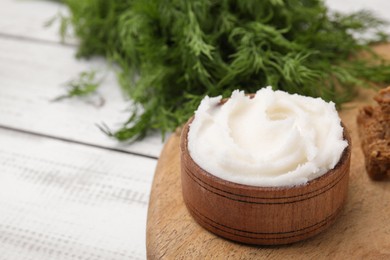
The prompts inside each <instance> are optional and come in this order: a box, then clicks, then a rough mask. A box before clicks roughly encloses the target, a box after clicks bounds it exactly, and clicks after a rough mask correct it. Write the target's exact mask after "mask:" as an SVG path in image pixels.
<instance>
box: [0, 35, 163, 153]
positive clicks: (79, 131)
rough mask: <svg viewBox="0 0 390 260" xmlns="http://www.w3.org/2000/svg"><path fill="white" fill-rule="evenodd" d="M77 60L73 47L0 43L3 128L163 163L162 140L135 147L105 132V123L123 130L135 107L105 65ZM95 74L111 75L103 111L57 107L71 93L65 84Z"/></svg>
mask: <svg viewBox="0 0 390 260" xmlns="http://www.w3.org/2000/svg"><path fill="white" fill-rule="evenodd" d="M74 54H75V48H72V47H68V46H63V45H51V44H50V45H47V44H41V43H37V42H28V41H19V40H17V39H9V38H0V125H5V126H9V127H13V128H19V129H23V130H27V131H32V132H37V133H41V134H47V135H52V136H56V137H60V138H67V139H71V140H76V141H81V142H86V143H90V144H95V145H101V146H107V147H115V148H118V149H123V150H126V151H131V152H135V153H140V154H145V155H149V156H154V157H158V155H159V153H160V150H161V148H162V141H161V137H160V136H159V135H154V136H150V137H148V138H146V139H145V140H143V141H142V142H135V143H133V144H131V145H129V144H123V143H119V142H118V141H116V140H114V139H112V138H109V137H108V136H106V135H105V134H104V133H102V132H101V131H100V130H99V128H98V127H97V126H96V124H101V123H105V124H107V125H108V126H109V127H110V128H112V129H118V128H119V127H120V126H121V124H122V123H123V122H125V121H126V119H127V118H128V116H129V112H128V111H127V110H128V107H129V106H130V104H129V102H128V101H125V99H124V97H123V95H122V93H121V91H120V87H119V86H118V83H117V82H116V77H115V74H114V73H113V72H109V73H108V74H106V72H107V71H110V70H109V68H107V66H106V65H105V63H104V61H103V60H102V59H95V60H88V61H86V60H76V59H75V58H74ZM90 69H96V70H98V71H99V73H98V75H99V76H101V77H104V75H105V74H106V76H105V80H104V82H103V83H102V86H101V88H100V89H99V93H101V95H102V96H103V97H104V99H105V103H104V105H103V106H102V107H96V106H94V105H91V104H90V103H87V102H85V101H84V100H79V99H71V100H62V101H59V102H52V100H53V99H54V98H56V97H58V96H60V95H61V94H64V93H65V88H64V87H63V86H62V85H63V84H64V83H65V82H67V81H69V80H70V79H71V78H73V77H75V76H77V75H78V73H80V72H81V71H85V70H90ZM99 76H98V77H99Z"/></svg>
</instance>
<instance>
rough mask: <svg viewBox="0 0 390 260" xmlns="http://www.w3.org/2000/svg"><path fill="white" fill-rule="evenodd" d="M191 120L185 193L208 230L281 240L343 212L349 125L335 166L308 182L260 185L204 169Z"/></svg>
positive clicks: (250, 240) (243, 238)
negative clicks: (193, 145)
mask: <svg viewBox="0 0 390 260" xmlns="http://www.w3.org/2000/svg"><path fill="white" fill-rule="evenodd" d="M191 121H192V119H190V120H189V121H188V122H187V124H186V125H185V126H184V128H183V130H182V134H181V144H180V146H181V180H182V192H183V198H184V202H185V204H186V206H187V209H188V211H189V212H190V213H191V215H192V216H193V218H194V219H195V220H196V221H197V222H198V223H199V224H200V225H201V226H202V227H204V228H205V229H207V230H209V231H211V232H213V233H215V234H216V235H219V236H221V237H224V238H227V239H231V240H234V241H237V242H242V243H247V244H254V245H280V244H289V243H293V242H297V241H301V240H303V239H306V238H309V237H311V236H314V235H316V234H318V233H320V232H321V231H323V230H325V229H326V228H328V227H329V226H330V225H331V224H332V223H333V222H334V221H335V220H336V217H337V216H338V215H339V214H340V211H341V209H342V207H343V205H344V202H345V200H346V196H347V192H348V179H349V165H350V159H351V140H350V137H349V134H348V132H347V130H346V128H345V126H344V125H343V129H344V139H346V140H347V141H348V147H347V148H345V150H344V152H343V154H342V156H341V158H340V161H339V162H338V164H337V165H336V166H335V168H334V169H332V170H330V171H328V172H327V173H326V174H324V175H322V176H321V177H319V178H316V179H314V180H311V181H309V182H308V183H307V184H305V185H300V186H293V187H258V186H248V185H243V184H237V183H233V182H230V181H226V180H224V179H221V178H218V177H216V176H214V175H211V174H210V173H208V172H207V171H205V170H203V169H202V168H200V167H199V165H197V164H196V163H195V162H194V161H193V160H192V158H191V156H190V154H189V151H188V147H187V144H188V140H187V136H188V130H189V124H190V122H191ZM210 159H212V158H210Z"/></svg>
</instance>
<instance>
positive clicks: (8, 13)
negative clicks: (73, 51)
mask: <svg viewBox="0 0 390 260" xmlns="http://www.w3.org/2000/svg"><path fill="white" fill-rule="evenodd" d="M59 13H62V14H64V15H65V14H67V13H68V9H67V8H66V6H64V5H63V4H61V3H60V2H56V1H42V0H34V1H28V0H27V1H25V0H22V1H21V0H1V1H0V17H1V18H0V35H2V36H10V37H15V38H19V39H30V40H31V39H32V40H38V41H46V42H53V43H59V42H60V41H61V39H60V36H59V33H58V32H59V25H60V23H59V21H56V22H55V23H54V24H53V26H50V27H47V26H45V24H46V23H47V21H49V20H50V19H52V18H53V17H55V16H56V15H57V14H59ZM66 43H68V44H76V43H77V41H76V39H75V38H72V37H70V38H69V39H67V40H66Z"/></svg>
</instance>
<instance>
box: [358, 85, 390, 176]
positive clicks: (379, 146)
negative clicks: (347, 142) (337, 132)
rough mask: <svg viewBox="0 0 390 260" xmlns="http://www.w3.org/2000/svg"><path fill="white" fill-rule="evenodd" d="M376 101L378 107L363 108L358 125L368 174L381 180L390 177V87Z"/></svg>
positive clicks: (378, 95) (380, 93) (379, 94)
mask: <svg viewBox="0 0 390 260" xmlns="http://www.w3.org/2000/svg"><path fill="white" fill-rule="evenodd" d="M374 99H375V101H376V102H377V103H378V106H374V107H373V106H366V107H363V108H362V109H361V110H360V111H359V114H358V116H357V124H358V130H359V136H360V141H361V145H362V149H363V153H364V157H365V163H366V170H367V173H368V175H369V176H370V177H371V179H373V180H380V179H383V178H385V177H386V176H390V86H389V87H387V88H385V89H382V90H381V91H379V93H378V94H377V95H376V96H375V97H374Z"/></svg>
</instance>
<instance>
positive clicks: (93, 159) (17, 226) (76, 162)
mask: <svg viewBox="0 0 390 260" xmlns="http://www.w3.org/2000/svg"><path fill="white" fill-rule="evenodd" d="M0 144H1V146H0V252H1V253H0V258H1V259H10V260H17V259H36V260H44V259H74V260H76V259H77V260H79V259H118V260H119V259H143V258H144V257H145V255H146V252H145V228H146V215H147V206H148V198H149V192H150V184H151V182H152V179H153V172H154V168H155V165H156V160H154V159H149V158H142V157H139V156H133V155H129V154H122V153H118V152H111V151H106V150H103V149H98V148H90V147H85V146H82V145H78V144H72V143H65V142H62V141H57V140H51V139H47V138H42V137H32V136H30V135H28V134H21V133H15V132H11V131H6V130H1V129H0Z"/></svg>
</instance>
